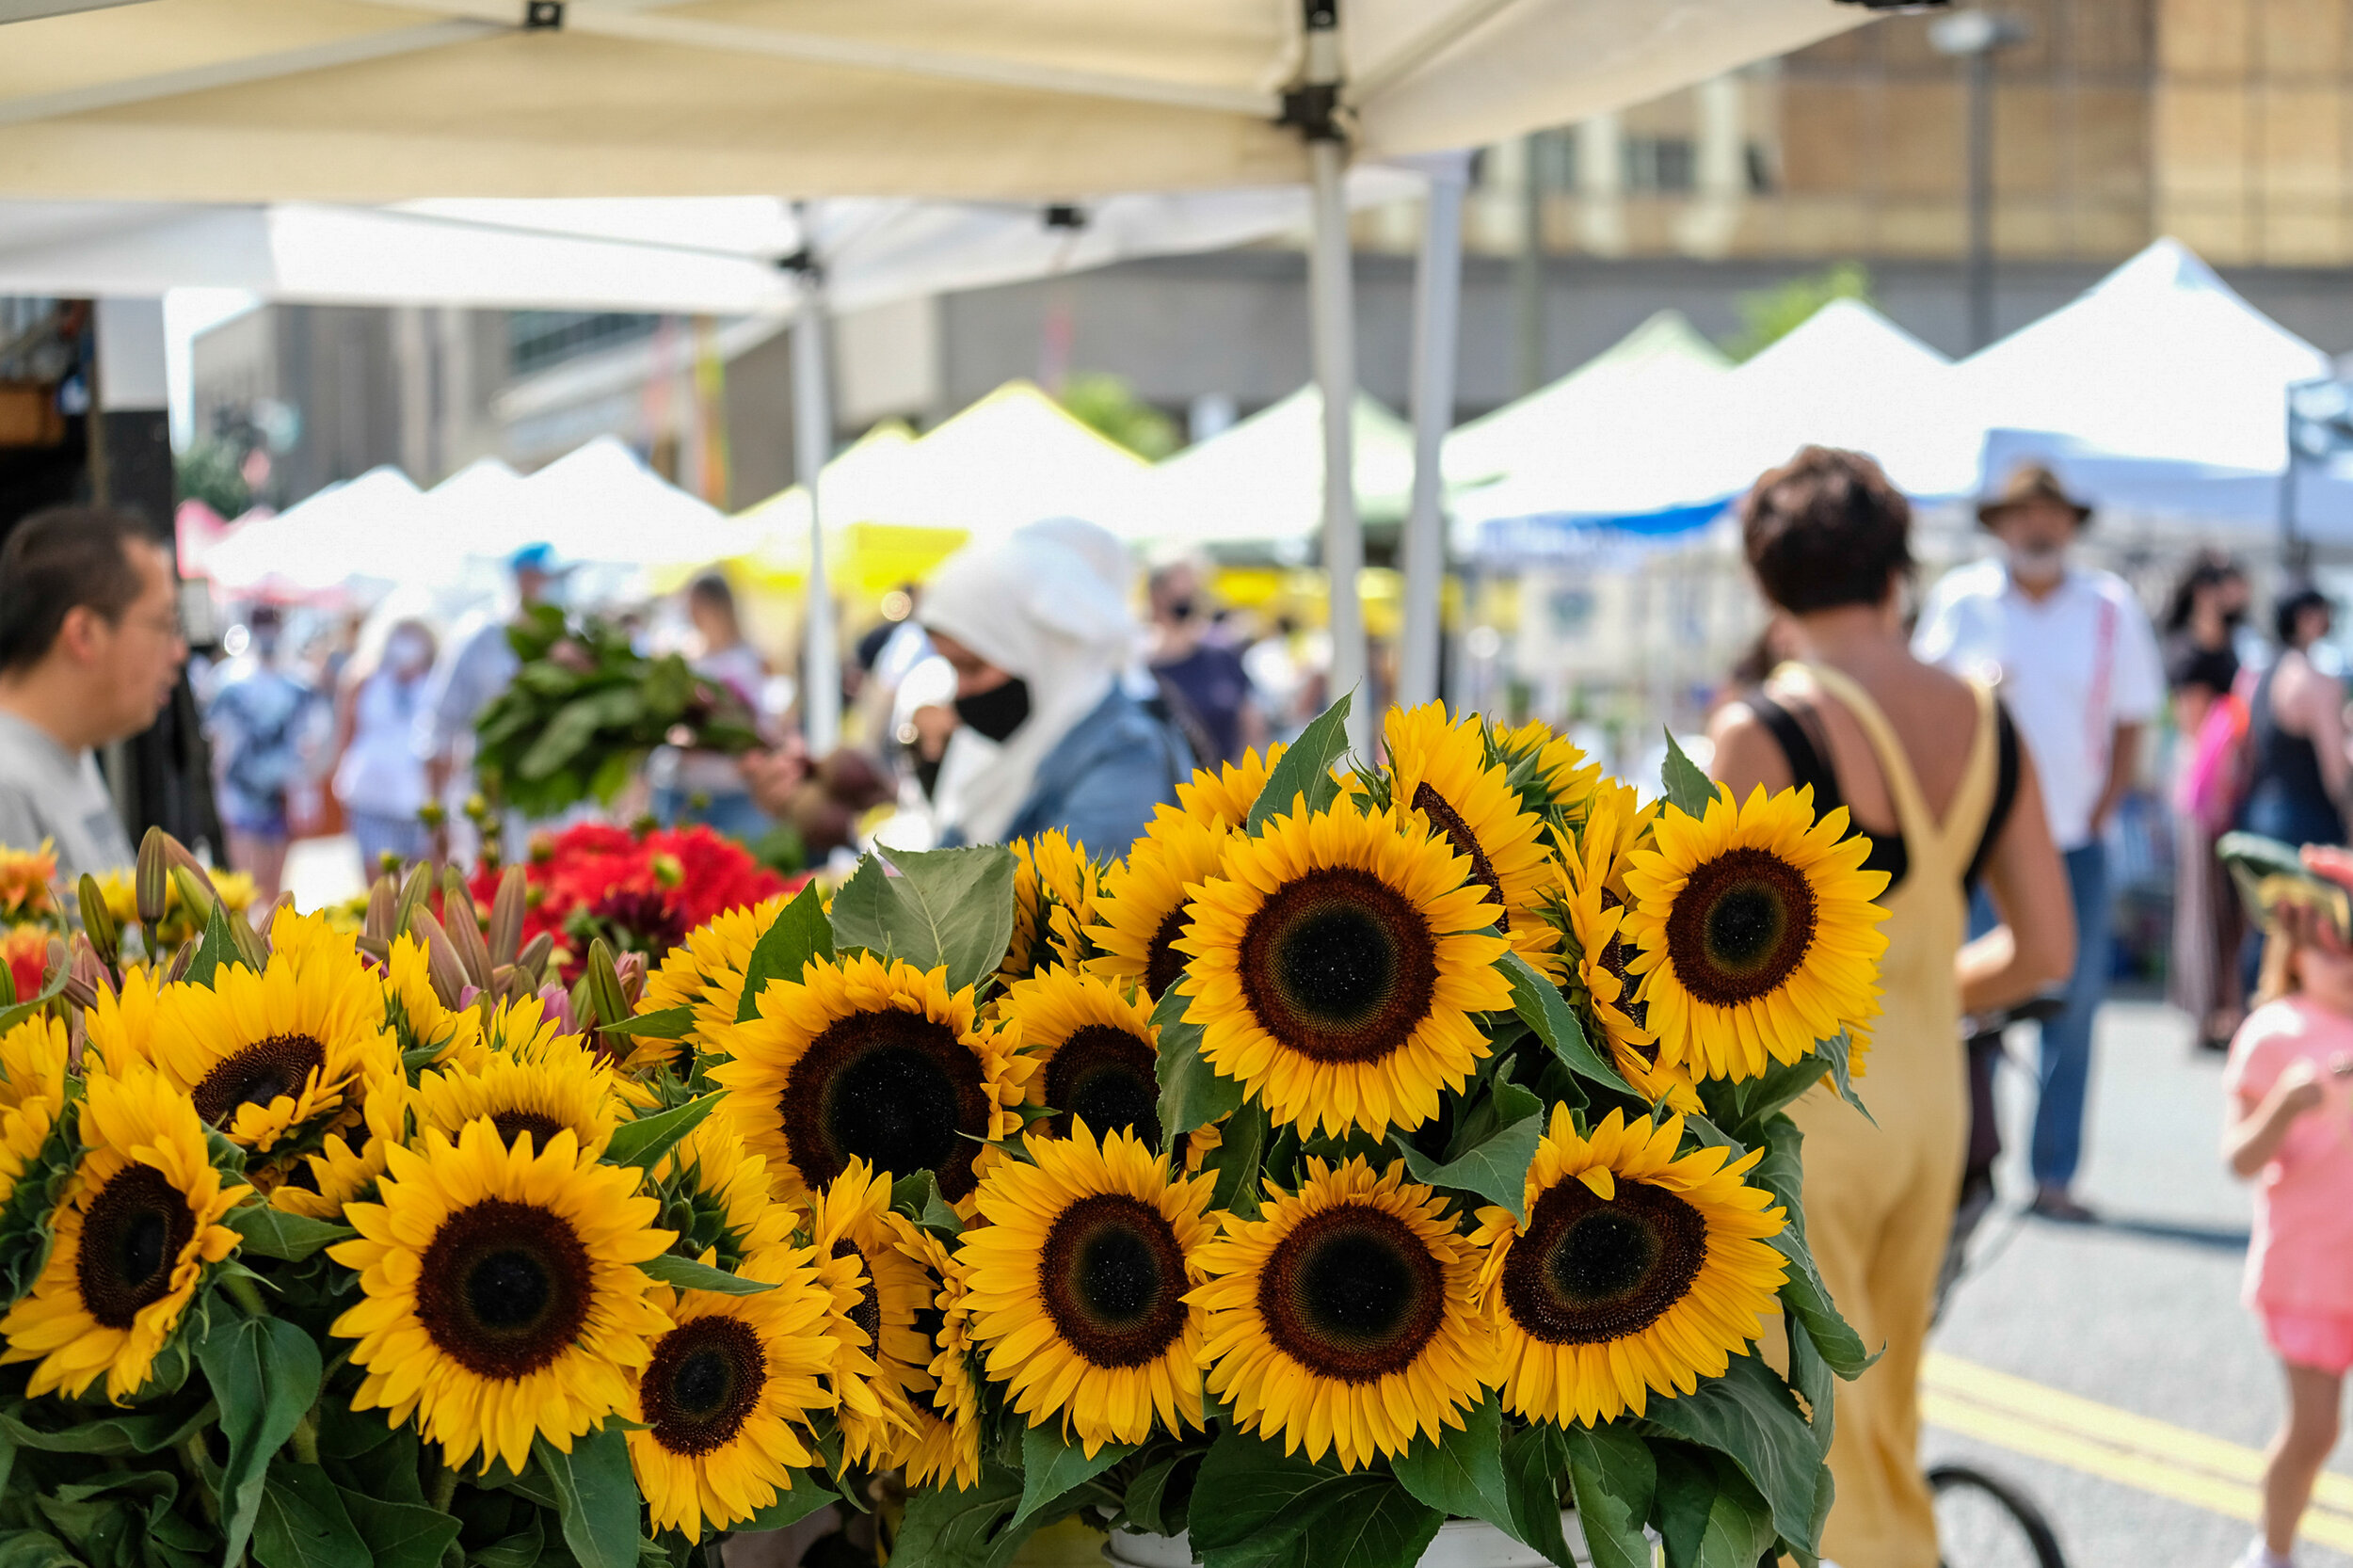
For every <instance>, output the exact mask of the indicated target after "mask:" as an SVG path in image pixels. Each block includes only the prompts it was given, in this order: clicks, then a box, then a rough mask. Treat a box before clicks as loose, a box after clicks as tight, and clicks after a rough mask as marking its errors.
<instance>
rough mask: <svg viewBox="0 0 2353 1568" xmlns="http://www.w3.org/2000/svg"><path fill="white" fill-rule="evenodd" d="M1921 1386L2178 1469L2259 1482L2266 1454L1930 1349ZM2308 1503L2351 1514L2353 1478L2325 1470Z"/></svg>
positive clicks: (1921, 1373)
mask: <svg viewBox="0 0 2353 1568" xmlns="http://www.w3.org/2000/svg"><path fill="white" fill-rule="evenodd" d="M1920 1383H1921V1386H1922V1388H1923V1389H1926V1390H1933V1391H1935V1392H1937V1393H1940V1394H1947V1395H1951V1396H1953V1397H1955V1398H1958V1399H1962V1400H1969V1401H1970V1402H1972V1403H1974V1404H1977V1405H1982V1406H1985V1407H1988V1408H1990V1409H1993V1410H1997V1411H2001V1412H2004V1413H2006V1414H2008V1415H2009V1416H2016V1417H2018V1418H2019V1419H2022V1420H2026V1421H2031V1422H2034V1423H2035V1424H2036V1425H2038V1426H2041V1427H2046V1428H2052V1429H2055V1430H2057V1431H2059V1432H2073V1433H2074V1434H2075V1435H2077V1436H2080V1437H2089V1438H2091V1439H2092V1440H2094V1441H2095V1442H2099V1443H2103V1444H2105V1445H2108V1446H2110V1447H2113V1448H2126V1449H2130V1450H2133V1451H2135V1452H2137V1453H2142V1454H2147V1455H2149V1456H2151V1457H2153V1458H2154V1459H2157V1460H2160V1461H2163V1462H2166V1463H2168V1464H2172V1465H2174V1466H2177V1467H2183V1468H2188V1469H2193V1470H2202V1471H2205V1472H2207V1473H2209V1474H2211V1475H2215V1476H2218V1477H2221V1478H2222V1479H2224V1480H2239V1481H2248V1482H2260V1481H2261V1480H2263V1473H2264V1456H2263V1455H2262V1454H2261V1453H2259V1452H2258V1451H2256V1450H2255V1449H2253V1448H2244V1447H2242V1446H2240V1445H2239V1444H2236V1443H2232V1442H2226V1441H2225V1440H2224V1439H2222V1438H2219V1437H2211V1436H2208V1435H2207V1434H2206V1433H2204V1432H2193V1431H2191V1430H2190V1429H2189V1428H2187V1427H2177V1426H2175V1425H2173V1423H2171V1422H2170V1421H2160V1420H2156V1419H2154V1418H2153V1417H2151V1416H2136V1415H2134V1414H2133V1413H2132V1412H2130V1411H2127V1410H2119V1409H2117V1408H2116V1407H2115V1406H2113V1405H2105V1404H2102V1403H2100V1402H2099V1401H2098V1400H2087V1399H2083V1398H2081V1397H2079V1396H2077V1395H2074V1394H2065V1393H2061V1392H2060V1391H2059V1390H2057V1389H2056V1388H2046V1387H2044V1386H2043V1385H2042V1384H2039V1383H2034V1382H2031V1381H2029V1380H2028V1379H2025V1378H2022V1377H2013V1376H2011V1375H2010V1374H2009V1373H2008V1372H1997V1371H1995V1370H1994V1369H1993V1368H1991V1367H1980V1366H1978V1365H1977V1364H1976V1363H1975V1362H1970V1361H1963V1360H1961V1358H1960V1357H1959V1356H1953V1355H1945V1354H1943V1353H1941V1352H1930V1353H1929V1355H1928V1356H1927V1357H1926V1359H1925V1360H1924V1361H1923V1362H1922V1364H1921V1368H1920ZM2313 1502H2314V1503H2315V1504H2318V1505H2320V1506H2323V1507H2327V1508H2335V1509H2343V1510H2345V1511H2346V1512H2353V1476H2345V1475H2337V1474H2331V1473H2329V1472H2327V1471H2323V1472H2322V1474H2321V1477H2320V1481H2319V1484H2318V1485H2316V1486H2315V1487H2314V1488H2313Z"/></svg>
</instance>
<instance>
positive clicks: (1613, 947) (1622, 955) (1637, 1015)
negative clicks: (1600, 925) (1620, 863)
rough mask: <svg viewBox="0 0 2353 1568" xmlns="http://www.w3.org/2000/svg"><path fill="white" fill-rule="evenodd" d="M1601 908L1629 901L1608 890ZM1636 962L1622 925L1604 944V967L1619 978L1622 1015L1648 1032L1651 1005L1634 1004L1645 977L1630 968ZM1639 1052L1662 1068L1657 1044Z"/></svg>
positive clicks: (1604, 891)
mask: <svg viewBox="0 0 2353 1568" xmlns="http://www.w3.org/2000/svg"><path fill="white" fill-rule="evenodd" d="M1601 906H1602V907H1603V908H1604V909H1623V908H1625V900H1624V899H1622V898H1620V897H1619V896H1618V895H1617V894H1615V893H1613V892H1611V891H1610V890H1609V888H1603V889H1602V890H1601ZM1633 958H1634V950H1633V949H1632V948H1630V947H1628V946H1626V941H1625V925H1624V923H1623V922H1621V923H1620V925H1619V927H1618V929H1617V931H1615V932H1614V933H1612V934H1611V936H1610V937H1609V940H1608V941H1607V942H1604V943H1603V944H1602V948H1601V967H1602V968H1605V969H1608V970H1609V972H1610V973H1611V974H1613V975H1616V976H1617V977H1618V1011H1619V1012H1621V1013H1623V1014H1625V1016H1627V1017H1628V1018H1630V1019H1632V1020H1633V1022H1634V1027H1635V1028H1637V1029H1640V1030H1645V1031H1647V1030H1648V1029H1649V1028H1650V1003H1649V1002H1646V1001H1636V1000H1634V986H1635V983H1636V981H1638V980H1639V979H1641V976H1639V975H1637V974H1635V973H1634V972H1633V970H1632V968H1629V966H1630V964H1631V963H1632V961H1633ZM1635 1049H1637V1050H1638V1051H1640V1052H1641V1055H1642V1059H1643V1060H1644V1061H1646V1062H1648V1063H1649V1064H1651V1065H1652V1066H1654V1067H1655V1066H1657V1065H1658V1042H1657V1041H1656V1040H1650V1041H1645V1042H1644V1043H1643V1044H1641V1045H1639V1046H1637V1047H1635Z"/></svg>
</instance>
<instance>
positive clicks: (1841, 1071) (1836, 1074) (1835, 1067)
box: [1814, 1029, 1880, 1127]
mask: <svg viewBox="0 0 2353 1568" xmlns="http://www.w3.org/2000/svg"><path fill="white" fill-rule="evenodd" d="M1814 1050H1815V1053H1816V1054H1817V1055H1818V1056H1819V1057H1821V1059H1822V1060H1823V1061H1825V1062H1827V1063H1829V1064H1830V1080H1831V1083H1832V1084H1833V1086H1834V1087H1835V1088H1836V1089H1837V1090H1838V1097H1839V1098H1840V1099H1842V1100H1845V1101H1846V1102H1847V1103H1848V1104H1849V1105H1851V1106H1853V1107H1854V1108H1855V1109H1856V1110H1857V1111H1860V1112H1863V1119H1864V1120H1865V1121H1866V1122H1869V1123H1870V1124H1871V1125H1872V1126H1873V1127H1877V1126H1879V1125H1880V1124H1879V1118H1878V1117H1876V1116H1874V1115H1872V1114H1871V1108H1870V1107H1869V1106H1867V1105H1865V1104H1864V1103H1863V1096H1860V1095H1858V1094H1856V1093H1855V1092H1854V1069H1853V1064H1852V1059H1853V1054H1854V1042H1852V1041H1851V1040H1849V1039H1848V1038H1847V1032H1846V1031H1845V1030H1843V1029H1842V1030H1840V1031H1839V1032H1837V1033H1836V1034H1833V1035H1832V1036H1831V1037H1830V1038H1829V1039H1827V1040H1817V1041H1815V1042H1814Z"/></svg>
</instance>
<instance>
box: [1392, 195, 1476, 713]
mask: <svg viewBox="0 0 2353 1568" xmlns="http://www.w3.org/2000/svg"><path fill="white" fill-rule="evenodd" d="M1429 173H1430V199H1429V203H1428V205H1427V206H1426V207H1425V208H1424V210H1423V214H1422V228H1421V255H1420V256H1419V258H1418V259H1417V261H1416V263H1415V265H1414V502H1413V509H1412V510H1411V511H1410V512H1409V513H1407V515H1406V519H1405V549H1404V560H1403V562H1402V565H1403V568H1404V578H1405V622H1404V630H1403V632H1402V634H1401V638H1400V647H1399V648H1398V676H1397V700H1398V701H1399V702H1400V703H1401V704H1403V705H1404V706H1405V707H1408V708H1416V707H1419V706H1420V705H1421V704H1423V703H1425V702H1432V701H1434V700H1436V698H1437V696H1438V663H1439V661H1438V642H1439V636H1440V632H1439V622H1440V619H1441V610H1442V605H1441V600H1442V598H1443V595H1444V590H1445V586H1446V517H1445V513H1444V507H1443V502H1444V498H1445V475H1444V472H1443V470H1442V467H1441V461H1440V459H1441V455H1442V454H1441V448H1442V446H1443V443H1444V442H1445V440H1446V433H1447V427H1448V426H1449V425H1450V424H1453V423H1454V361H1455V349H1456V344H1457V341H1458V337H1457V333H1458V328H1459V326H1460V323H1461V318H1462V303H1463V190H1464V187H1465V184H1468V179H1469V174H1470V160H1469V159H1468V158H1467V157H1465V156H1464V155H1462V154H1460V153H1456V154H1452V155H1449V156H1448V157H1446V158H1444V159H1433V160H1431V162H1430V165H1429Z"/></svg>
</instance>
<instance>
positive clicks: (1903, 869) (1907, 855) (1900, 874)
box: [1740, 691, 2018, 896]
mask: <svg viewBox="0 0 2353 1568" xmlns="http://www.w3.org/2000/svg"><path fill="white" fill-rule="evenodd" d="M1740 700H1741V701H1742V702H1744V703H1746V704H1747V705H1748V709H1749V712H1753V713H1754V714H1755V715H1756V716H1757V718H1758V720H1759V721H1761V722H1762V723H1763V724H1764V726H1765V728H1766V729H1767V731H1769V733H1770V734H1771V735H1772V737H1773V740H1774V742H1775V744H1778V745H1779V746H1780V747H1781V754H1782V756H1783V757H1784V758H1785V760H1787V761H1788V763H1789V782H1790V783H1791V784H1793V785H1795V786H1797V787H1798V788H1800V789H1802V788H1804V787H1805V786H1807V785H1809V784H1810V785H1812V786H1813V787H1814V814H1815V815H1816V816H1817V817H1820V816H1822V815H1823V814H1825V813H1827V812H1829V811H1832V810H1834V809H1836V808H1838V807H1841V806H1844V805H1846V804H1847V797H1846V795H1845V794H1844V793H1842V792H1840V790H1839V788H1838V775H1837V774H1835V773H1833V771H1832V770H1831V765H1830V759H1829V756H1828V752H1829V749H1830V748H1829V744H1828V743H1827V742H1823V743H1820V744H1817V741H1816V739H1815V736H1814V734H1813V731H1812V728H1811V726H1809V725H1808V724H1807V723H1806V722H1804V721H1802V720H1801V719H1800V718H1799V717H1798V715H1797V714H1795V713H1793V712H1790V711H1789V710H1788V709H1786V708H1784V707H1783V706H1782V705H1781V704H1780V703H1778V702H1775V701H1774V700H1773V699H1772V698H1771V697H1769V696H1766V695H1765V694H1764V693H1763V692H1762V691H1756V692H1751V693H1749V694H1748V695H1747V696H1743V697H1742V698H1741V699H1740ZM1810 716H1811V715H1809V717H1810ZM1993 734H1994V742H1995V746H1994V749H1995V758H1994V772H1993V809H1992V810H1990V811H1988V812H1986V814H1985V830H1984V831H1983V832H1982V833H1980V834H1979V835H1978V836H1977V850H1976V851H1975V853H1973V854H1972V855H1971V856H1969V871H1968V873H1967V874H1966V875H1965V876H1963V877H1962V878H1961V890H1962V891H1963V892H1973V891H1975V890H1976V888H1977V882H1978V880H1979V879H1980V878H1981V877H1982V876H1983V875H1984V874H1985V862H1986V856H1989V855H1991V854H1992V853H1993V840H1996V839H1998V838H2000V837H2001V834H2002V824H2004V823H2007V822H2008V821H2009V809H2010V807H2011V806H2013V805H2014V804H2016V802H2017V799H2018V731H2017V729H2016V728H2013V727H2012V726H2011V724H2010V722H2009V709H2007V708H2005V707H2003V706H2002V705H2001V704H2000V703H1999V702H1996V703H1995V704H1994V705H1993ZM1861 831H1862V829H1861V828H1859V827H1858V826H1857V825H1856V824H1855V821H1854V819H1853V818H1852V817H1849V818H1848V819H1847V835H1846V836H1847V837H1848V838H1849V839H1851V838H1853V837H1854V836H1855V835H1856V834H1857V833H1859V832H1861ZM1863 869H1864V870H1865V871H1872V872H1886V873H1887V887H1888V890H1889V891H1890V892H1893V891H1894V890H1895V889H1896V888H1897V885H1898V884H1900V883H1901V882H1902V881H1903V879H1904V877H1905V875H1906V874H1907V873H1908V872H1910V871H1911V870H1912V852H1911V851H1910V850H1909V849H1907V848H1905V847H1904V836H1903V834H1902V833H1901V832H1900V831H1897V832H1893V833H1885V834H1880V835H1877V836H1875V837H1873V839H1872V840H1871V853H1870V854H1868V855H1866V856H1864V857H1863ZM1881 896H1884V895H1881Z"/></svg>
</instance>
